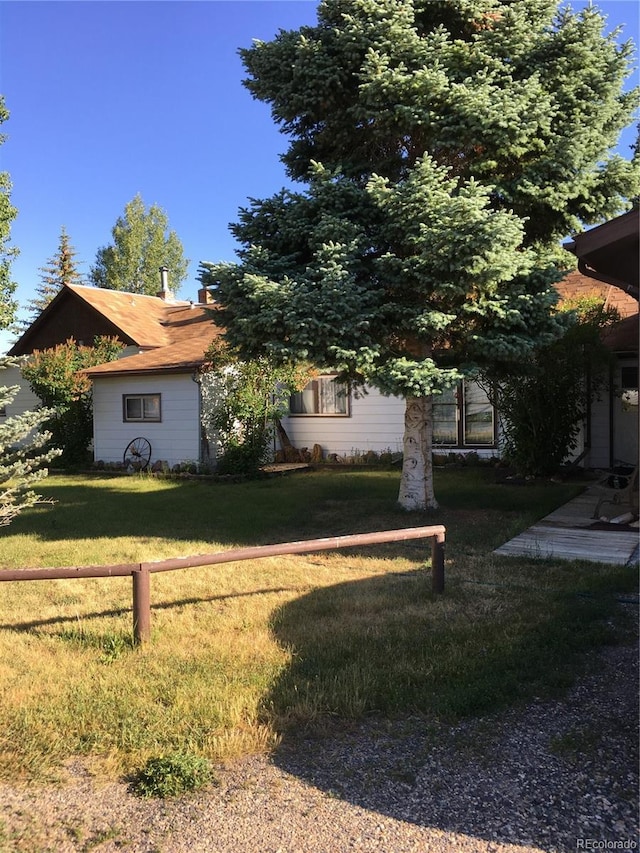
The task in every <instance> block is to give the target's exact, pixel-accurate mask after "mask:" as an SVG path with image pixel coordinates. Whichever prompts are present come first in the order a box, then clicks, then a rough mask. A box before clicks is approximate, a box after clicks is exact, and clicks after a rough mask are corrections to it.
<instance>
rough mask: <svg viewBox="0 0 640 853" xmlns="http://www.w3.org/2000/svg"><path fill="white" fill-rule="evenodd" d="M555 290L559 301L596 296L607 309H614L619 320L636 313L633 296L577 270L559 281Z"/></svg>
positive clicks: (636, 305) (635, 303)
mask: <svg viewBox="0 0 640 853" xmlns="http://www.w3.org/2000/svg"><path fill="white" fill-rule="evenodd" d="M556 290H557V291H558V293H559V294H560V299H561V300H574V299H584V298H586V297H589V296H597V297H598V298H599V299H602V300H604V303H605V306H606V307H607V308H614V309H615V310H616V311H617V312H618V314H619V315H620V317H621V318H625V317H631V316H633V315H634V314H637V313H638V302H637V300H636V299H634V298H633V296H630V295H629V294H628V293H625V292H624V291H623V290H620V288H619V287H616V286H615V285H613V284H605V283H604V282H602V281H598V280H596V279H595V278H590V277H589V276H586V275H583V274H582V273H580V272H578V271H577V270H576V271H575V272H571V273H569V274H568V275H567V276H565V277H564V278H563V279H562V281H559V282H558V283H557V284H556Z"/></svg>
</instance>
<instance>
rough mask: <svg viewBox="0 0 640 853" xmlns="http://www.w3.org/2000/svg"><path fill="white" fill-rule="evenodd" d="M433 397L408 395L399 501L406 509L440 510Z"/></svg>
mask: <svg viewBox="0 0 640 853" xmlns="http://www.w3.org/2000/svg"><path fill="white" fill-rule="evenodd" d="M432 444H433V398H432V397H407V400H406V408H405V413H404V442H403V445H404V457H403V461H402V479H401V480H400V493H399V495H398V503H399V504H400V506H401V507H402V508H403V509H406V510H411V511H414V510H425V509H437V508H438V502H437V500H436V496H435V493H434V491H433V458H432V454H431V450H432Z"/></svg>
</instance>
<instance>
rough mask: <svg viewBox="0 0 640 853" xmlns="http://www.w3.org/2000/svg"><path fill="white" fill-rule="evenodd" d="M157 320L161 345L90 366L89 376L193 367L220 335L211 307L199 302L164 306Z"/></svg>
mask: <svg viewBox="0 0 640 853" xmlns="http://www.w3.org/2000/svg"><path fill="white" fill-rule="evenodd" d="M159 301H161V300H159ZM213 310H215V309H213ZM156 322H157V321H156ZM160 323H161V325H162V330H161V334H162V336H163V337H164V339H165V343H164V344H163V345H161V346H156V347H155V348H154V349H151V350H148V351H147V352H143V353H139V354H138V355H130V356H127V357H126V358H121V359H118V360H117V361H111V362H108V363H107V364H101V365H98V367H92V368H90V369H89V370H87V371H86V373H87V374H88V375H89V376H122V375H132V374H136V373H150V372H151V373H170V372H174V373H181V372H185V371H189V370H193V369H194V368H195V367H198V366H200V365H201V364H202V363H203V361H204V355H205V352H206V351H207V349H208V348H209V345H210V344H211V342H212V341H213V340H214V338H216V337H218V335H220V334H221V330H220V329H219V328H218V327H217V326H216V325H215V324H214V322H213V318H212V308H211V307H209V308H205V307H203V306H202V305H188V306H187V307H185V306H184V304H183V305H173V306H169V305H167V306H165V311H164V313H163V316H162V319H161V320H160Z"/></svg>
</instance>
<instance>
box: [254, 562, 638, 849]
mask: <svg viewBox="0 0 640 853" xmlns="http://www.w3.org/2000/svg"><path fill="white" fill-rule="evenodd" d="M450 586H451V585H450ZM512 595H513V593H508V592H507V593H504V592H502V593H499V594H498V595H497V596H496V595H495V594H493V593H492V594H491V600H489V599H487V598H486V596H485V598H484V599H482V600H479V597H478V594H477V592H475V591H474V592H473V593H470V592H469V591H466V590H465V589H463V587H462V586H460V587H458V588H457V589H456V588H455V586H451V588H450V591H449V592H448V594H446V595H445V596H444V597H443V598H441V599H436V598H434V597H433V596H431V595H430V593H429V591H428V587H427V583H426V578H425V576H424V573H415V575H414V576H413V577H412V576H411V573H406V574H404V575H400V576H398V575H390V576H386V577H383V578H380V577H377V578H373V579H367V580H364V581H357V582H353V583H346V584H341V585H339V586H337V587H331V588H323V589H318V590H314V591H313V592H311V593H309V594H308V595H305V596H303V597H302V598H299V599H296V600H295V601H293V602H290V603H288V604H286V605H284V606H283V607H282V608H281V609H280V610H279V612H278V613H277V614H276V616H275V618H274V620H273V626H272V628H273V632H274V634H275V636H276V638H277V640H278V641H279V642H280V643H281V644H282V645H283V646H285V647H287V648H289V649H291V650H292V652H293V656H292V664H291V666H290V667H289V668H288V669H287V670H286V671H285V672H284V673H283V674H282V676H281V678H280V679H279V681H278V682H277V683H276V684H275V685H274V686H273V689H272V690H271V691H270V694H269V695H268V697H266V700H265V703H264V708H265V716H266V717H267V718H268V719H270V720H271V721H272V722H273V721H274V720H275V722H276V725H277V726H278V727H279V728H280V730H281V732H282V733H283V734H284V737H283V743H282V746H281V747H280V749H279V750H278V751H277V753H276V754H275V755H274V761H275V763H276V764H277V765H278V766H279V767H281V768H282V769H284V770H286V771H287V772H288V773H292V774H294V775H296V776H298V777H300V778H302V779H304V780H305V781H307V782H309V783H310V784H312V785H314V786H316V787H318V788H320V789H322V790H325V791H327V792H329V793H331V795H333V796H337V797H340V798H342V799H345V800H347V801H349V802H351V803H353V804H356V805H358V806H360V807H362V808H365V809H368V810H374V811H378V812H380V813H381V814H385V815H387V816H391V817H394V818H396V819H398V820H402V821H409V822H413V823H415V824H417V825H419V826H424V827H433V828H437V829H440V830H443V831H446V832H455V833H460V834H463V835H466V836H471V837H472V838H474V837H475V838H482V839H485V840H491V841H494V842H502V843H511V844H523V845H536V846H537V847H539V848H540V849H542V850H545V851H557V850H573V849H575V847H576V839H577V838H587V837H589V838H596V839H598V840H603V841H620V840H621V839H622V840H624V839H625V838H635V837H636V832H637V806H636V794H635V792H636V790H637V784H635V785H634V783H633V779H634V776H635V779H636V782H637V767H638V761H637V753H638V747H637V737H636V733H635V724H634V721H635V720H637V717H638V710H637V695H638V691H637V655H636V653H635V650H634V648H633V647H628V646H622V645H620V646H613V645H612V646H609V647H608V648H606V650H605V651H604V653H603V652H602V647H603V643H606V642H607V641H612V637H611V636H610V635H609V634H608V631H607V627H606V624H605V620H606V619H607V618H608V617H610V616H611V612H612V608H613V607H615V606H616V605H615V604H614V603H613V601H612V600H609V599H607V597H606V596H603V597H600V598H599V599H598V598H596V597H594V598H589V597H577V596H575V595H568V594H562V595H555V597H550V598H549V601H548V602H547V603H546V606H545V608H544V609H541V608H540V602H539V601H538V603H537V604H534V605H533V606H532V604H531V602H530V601H526V600H524V599H522V598H521V599H520V600H519V601H518V602H516V606H515V607H514V606H510V605H513V603H514V602H513V601H511V602H507V601H506V600H500V596H503V597H504V596H512ZM597 649H600V652H598V653H596V650H597ZM585 653H588V654H587V656H586V657H585ZM598 654H604V655H605V657H606V666H607V669H606V670H603V671H601V672H600V673H599V674H596V675H593V674H592V675H589V674H588V672H587V670H586V669H585V666H584V665H585V661H590V663H591V664H592V665H593V663H594V661H597V660H598V657H597V655H598ZM389 662H392V663H389ZM585 673H586V674H585ZM577 674H581V679H580V680H579V681H578V682H577V683H576V682H575V680H574V679H575V676H576V675H577ZM634 677H635V683H634ZM590 679H591V680H590ZM594 679H595V681H594ZM540 697H544V698H540ZM603 711H604V712H606V714H607V723H606V725H602V723H601V720H602V714H603ZM563 744H564V745H565V746H564V747H563ZM567 745H569V747H568V748H565V747H566V746H567ZM602 804H605V805H602Z"/></svg>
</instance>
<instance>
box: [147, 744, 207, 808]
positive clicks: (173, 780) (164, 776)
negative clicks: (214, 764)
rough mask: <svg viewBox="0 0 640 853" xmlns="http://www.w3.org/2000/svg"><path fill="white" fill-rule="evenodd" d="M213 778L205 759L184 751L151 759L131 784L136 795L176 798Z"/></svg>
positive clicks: (201, 786)
mask: <svg viewBox="0 0 640 853" xmlns="http://www.w3.org/2000/svg"><path fill="white" fill-rule="evenodd" d="M214 781H215V776H214V775H213V773H212V771H211V766H210V764H209V762H208V761H207V760H206V758H199V757H198V756H196V755H188V754H185V753H173V754H171V755H166V756H159V757H156V758H150V759H149V760H148V761H147V763H146V764H145V766H144V767H143V768H142V770H140V772H139V773H138V774H137V775H136V777H135V778H134V780H133V782H132V783H131V790H132V791H133V793H134V794H136V795H137V796H139V797H161V798H164V797H177V796H179V795H180V794H185V793H186V792H188V791H196V790H198V788H203V787H204V786H205V785H208V784H210V783H211V782H214Z"/></svg>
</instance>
